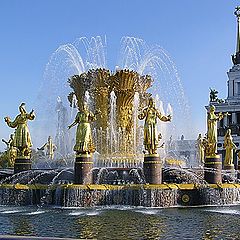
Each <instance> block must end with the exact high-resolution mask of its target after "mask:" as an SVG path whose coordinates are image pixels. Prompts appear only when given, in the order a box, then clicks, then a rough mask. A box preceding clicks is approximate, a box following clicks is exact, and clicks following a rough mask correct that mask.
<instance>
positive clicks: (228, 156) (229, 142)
mask: <svg viewBox="0 0 240 240" xmlns="http://www.w3.org/2000/svg"><path fill="white" fill-rule="evenodd" d="M223 147H224V148H225V150H226V153H225V159H224V166H229V165H233V150H236V149H237V146H236V145H235V144H234V142H233V139H232V135H231V129H228V130H227V132H226V134H225V136H224V144H223Z"/></svg>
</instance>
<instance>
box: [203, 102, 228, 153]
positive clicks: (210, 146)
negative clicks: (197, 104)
mask: <svg viewBox="0 0 240 240" xmlns="http://www.w3.org/2000/svg"><path fill="white" fill-rule="evenodd" d="M227 115H228V113H225V114H223V113H222V112H220V113H218V114H216V113H215V106H214V105H211V106H210V108H209V113H208V115H207V146H206V148H207V149H206V152H207V153H208V155H209V156H210V155H212V156H214V155H216V154H217V122H218V121H221V120H222V119H223V118H224V117H225V116H227Z"/></svg>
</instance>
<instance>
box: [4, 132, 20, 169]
mask: <svg viewBox="0 0 240 240" xmlns="http://www.w3.org/2000/svg"><path fill="white" fill-rule="evenodd" d="M2 141H3V142H4V143H5V144H6V145H7V152H6V153H7V156H8V167H13V166H14V162H15V159H16V157H17V148H15V147H14V146H13V143H14V134H11V135H10V139H9V140H8V141H6V140H5V139H2Z"/></svg>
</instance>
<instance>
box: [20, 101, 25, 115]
mask: <svg viewBox="0 0 240 240" xmlns="http://www.w3.org/2000/svg"><path fill="white" fill-rule="evenodd" d="M19 111H20V113H27V111H26V109H25V103H21V105H20V106H19Z"/></svg>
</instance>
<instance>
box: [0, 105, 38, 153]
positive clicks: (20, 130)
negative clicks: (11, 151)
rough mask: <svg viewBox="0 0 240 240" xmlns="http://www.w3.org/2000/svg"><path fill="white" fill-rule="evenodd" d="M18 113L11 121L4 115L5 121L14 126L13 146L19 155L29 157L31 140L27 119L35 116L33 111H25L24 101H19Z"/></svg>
mask: <svg viewBox="0 0 240 240" xmlns="http://www.w3.org/2000/svg"><path fill="white" fill-rule="evenodd" d="M19 111H20V114H19V115H17V116H16V118H15V119H14V121H11V119H10V117H5V118H4V119H5V122H6V123H7V125H8V126H9V127H11V128H16V130H15V135H14V139H13V146H14V147H16V148H17V149H18V156H19V157H30V153H31V150H30V148H31V147H32V141H31V137H30V132H29V129H28V126H27V121H28V120H33V119H34V118H35V115H34V111H33V110H32V111H31V112H30V113H27V111H26V109H25V103H21V105H20V106H19Z"/></svg>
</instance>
